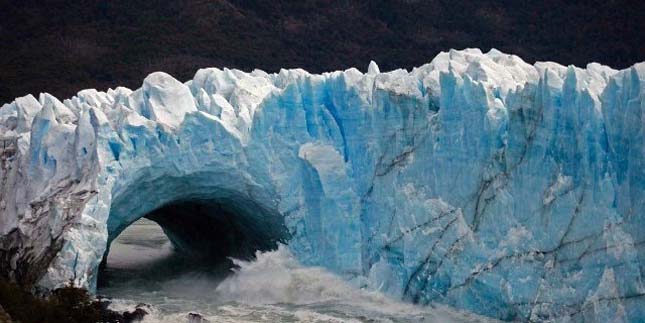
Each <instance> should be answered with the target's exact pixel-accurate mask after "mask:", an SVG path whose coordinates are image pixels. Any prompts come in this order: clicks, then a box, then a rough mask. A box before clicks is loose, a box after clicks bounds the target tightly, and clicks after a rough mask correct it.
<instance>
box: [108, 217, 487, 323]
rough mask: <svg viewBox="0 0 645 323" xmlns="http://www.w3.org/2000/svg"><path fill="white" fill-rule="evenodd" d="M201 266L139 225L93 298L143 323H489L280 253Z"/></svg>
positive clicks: (119, 246) (153, 228) (152, 228)
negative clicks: (394, 295)
mask: <svg viewBox="0 0 645 323" xmlns="http://www.w3.org/2000/svg"><path fill="white" fill-rule="evenodd" d="M233 262H234V263H235V265H236V267H235V269H230V264H219V265H213V264H208V265H205V264H204V262H203V261H201V262H200V261H195V260H190V259H184V258H182V257H181V256H180V255H177V254H175V253H174V252H173V249H172V246H171V244H170V242H169V241H168V239H167V238H166V236H165V235H164V233H163V231H162V230H161V228H159V226H158V225H157V224H156V223H154V222H152V221H149V220H146V219H142V220H140V221H138V222H136V223H134V224H133V225H131V226H130V227H128V228H127V229H126V230H125V231H124V232H123V233H122V234H121V235H120V236H119V237H118V238H117V239H116V240H115V241H114V242H113V244H112V247H111V251H110V255H109V256H108V261H107V266H106V268H105V269H104V270H103V271H102V272H101V275H100V277H101V279H100V284H99V289H98V294H99V295H102V296H106V297H109V298H111V299H112V300H113V302H112V305H111V308H112V309H114V310H118V311H124V310H132V309H133V308H134V307H135V306H136V305H137V304H138V303H145V304H148V305H149V306H147V307H146V308H145V309H146V311H149V312H151V313H150V314H149V315H147V316H146V317H145V320H144V321H143V322H172V323H175V322H188V321H189V319H188V315H189V313H199V314H200V315H201V316H202V317H204V318H205V319H207V320H209V321H210V322H213V323H215V322H469V323H474V322H493V320H490V319H485V318H482V317H480V316H476V315H473V314H469V313H464V312H461V311H457V310H454V309H451V308H448V307H445V306H427V307H420V306H414V305H411V304H405V303H401V302H398V301H395V300H393V299H390V298H388V297H386V296H384V295H383V294H380V293H378V292H375V291H368V290H364V289H360V288H357V287H354V286H352V284H350V283H347V282H345V281H343V280H342V279H341V278H339V277H337V276H335V275H333V274H331V273H330V272H327V271H325V270H324V269H322V268H318V267H304V266H302V265H300V264H299V263H298V262H297V261H296V259H294V257H293V256H292V255H291V254H290V252H289V251H288V250H287V248H285V247H280V248H279V249H278V250H276V251H270V252H265V253H259V254H258V255H257V259H256V260H254V261H250V262H246V261H239V260H233Z"/></svg>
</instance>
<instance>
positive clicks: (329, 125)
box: [0, 49, 645, 322]
mask: <svg viewBox="0 0 645 323" xmlns="http://www.w3.org/2000/svg"><path fill="white" fill-rule="evenodd" d="M644 112H645V64H644V63H640V64H636V65H634V66H633V67H631V68H629V69H625V70H622V71H616V70H613V69H611V68H609V67H606V66H602V65H599V64H595V63H592V64H589V65H588V66H587V67H586V68H585V69H581V68H577V67H573V66H570V67H564V66H561V65H558V64H555V63H549V62H538V63H536V64H535V65H530V64H527V63H525V62H523V61H522V60H521V59H520V58H518V57H517V56H513V55H507V54H504V53H501V52H499V51H496V50H492V51H490V52H488V53H485V54H484V53H482V52H481V51H479V50H476V49H468V50H463V51H455V50H451V51H450V52H445V53H441V54H439V55H438V56H437V57H436V58H435V59H434V60H433V61H432V62H431V63H429V64H426V65H424V66H421V67H419V68H416V69H414V70H412V71H410V72H408V71H405V70H395V71H391V72H387V73H381V72H380V71H379V69H378V66H376V64H374V63H372V64H370V66H369V69H368V72H367V73H366V74H363V73H361V72H360V71H358V70H357V69H348V70H346V71H342V72H340V71H339V72H332V73H325V74H322V75H313V74H309V73H307V72H305V71H303V70H297V69H296V70H282V71H280V73H277V74H267V73H264V72H262V71H259V70H256V71H253V72H251V73H244V72H241V71H237V70H228V69H224V70H220V69H215V68H209V69H202V70H199V71H198V72H197V73H196V74H195V77H194V79H193V80H191V81H188V82H186V83H181V82H179V81H177V80H175V79H174V78H172V77H171V76H169V75H167V74H164V73H161V72H158V73H153V74H151V75H149V76H148V77H147V78H146V79H145V80H144V82H143V86H142V87H141V88H140V89H138V90H136V91H131V90H129V89H125V88H117V89H114V90H108V91H107V92H98V91H95V90H84V91H81V92H79V93H78V95H77V96H75V97H73V98H71V99H68V100H64V101H63V102H61V101H59V100H58V99H56V98H54V97H53V96H51V95H48V94H41V95H40V97H39V99H36V98H34V97H33V96H26V97H23V98H18V99H16V100H15V101H14V102H12V103H10V104H6V105H4V106H2V107H1V108H0V125H1V126H0V138H1V141H2V145H0V148H2V149H3V150H2V154H1V155H2V159H1V160H0V162H1V163H2V164H1V165H0V166H2V167H1V168H0V172H1V173H0V175H1V176H0V180H1V182H0V188H1V189H2V191H1V192H2V195H1V196H0V210H1V212H2V217H1V218H0V235H2V238H1V240H0V266H1V267H0V269H1V270H2V271H3V272H5V273H9V275H10V276H11V277H12V278H14V279H18V280H23V281H27V282H31V281H33V282H36V283H37V284H38V285H39V286H42V287H44V288H53V287H56V286H60V285H62V284H65V283H67V282H69V281H73V282H74V283H75V284H77V285H80V286H87V287H89V288H94V286H95V281H96V278H97V272H98V267H99V263H100V261H101V259H102V257H103V254H104V252H105V251H106V248H108V245H109V242H110V241H111V240H112V239H114V238H115V237H116V236H117V235H118V234H119V233H120V232H121V231H122V230H123V229H124V228H125V227H127V226H128V225H129V224H131V223H132V222H134V221H136V220H137V219H139V218H140V217H142V216H144V215H146V214H149V213H150V212H152V211H154V210H156V209H158V208H160V207H162V206H164V205H168V204H170V203H174V202H177V201H187V200H193V201H194V200H198V201H201V200H212V201H216V202H217V203H218V204H221V205H225V206H226V207H227V208H228V209H229V210H232V211H234V213H236V214H238V215H239V216H240V217H241V219H243V220H244V223H251V225H253V223H255V224H256V226H257V227H256V228H253V230H255V231H252V232H255V233H257V234H258V235H259V236H263V237H264V236H266V237H267V239H275V240H276V241H278V240H283V241H286V242H287V244H288V247H289V249H290V250H291V251H292V252H293V253H294V255H296V257H297V258H298V259H299V260H300V261H301V262H303V263H304V264H307V265H320V266H324V267H326V268H328V269H330V270H332V271H334V272H336V273H338V274H341V275H343V276H344V277H345V278H346V279H349V280H352V281H354V282H356V283H358V284H361V285H363V286H366V287H369V288H375V289H379V290H381V291H383V292H385V293H387V294H389V295H391V296H393V297H397V298H402V299H405V300H409V301H413V302H417V303H421V304H427V303H431V302H439V303H445V304H449V305H452V306H456V307H458V308H463V309H467V310H471V311H474V312H476V313H480V314H484V315H488V316H491V317H496V318H501V319H507V320H511V319H519V320H532V321H542V320H568V319H573V321H582V320H589V321H593V320H595V321H599V322H604V321H607V320H614V321H624V322H636V321H639V320H642V319H645V286H644V284H643V273H644V270H645V134H644V130H643V128H644V125H645V113H644ZM172 231H173V230H170V229H169V230H167V232H172ZM283 231H286V233H285V232H283ZM171 238H172V237H171ZM177 238H178V239H179V240H181V237H179V236H178V237H177Z"/></svg>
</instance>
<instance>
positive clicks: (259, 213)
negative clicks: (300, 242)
mask: <svg viewBox="0 0 645 323" xmlns="http://www.w3.org/2000/svg"><path fill="white" fill-rule="evenodd" d="M218 179H219V180H218ZM221 180H234V181H238V182H239V181H240V179H233V178H231V176H227V174H217V173H199V174H191V175H188V176H183V177H173V176H159V177H156V178H153V179H150V178H146V179H143V178H141V179H140V181H138V182H137V183H136V184H135V185H131V186H129V187H128V188H126V189H124V190H123V191H122V192H121V193H119V194H118V195H116V196H115V198H114V200H113V201H112V204H111V209H110V214H109V218H108V222H107V224H108V240H107V247H106V251H105V254H104V256H103V261H105V260H106V259H107V256H108V254H109V252H110V248H109V246H110V245H111V243H112V241H113V240H114V239H115V238H117V237H118V236H119V234H120V233H121V232H122V231H123V230H124V229H125V228H127V227H128V226H129V225H131V224H132V223H134V222H136V221H137V220H139V219H140V218H141V217H145V218H147V219H149V220H152V221H154V222H156V223H157V224H158V225H159V226H160V227H161V229H162V230H163V232H164V233H165V234H166V236H167V237H168V239H169V240H170V242H171V243H172V245H173V247H174V248H175V250H176V251H177V252H178V253H181V254H183V255H185V256H189V257H193V258H198V259H202V260H203V261H205V262H208V263H217V262H222V261H225V260H226V259H227V258H228V257H233V258H237V259H250V258H252V257H253V256H254V254H255V252H256V251H267V250H272V249H275V248H277V246H278V243H279V242H286V241H287V239H288V231H287V228H286V226H285V224H284V217H282V216H281V215H280V214H279V212H277V211H276V210H275V209H272V208H271V207H270V206H267V205H262V204H261V203H260V202H258V201H256V200H254V199H253V197H250V196H246V195H245V194H244V193H243V192H239V191H236V190H234V189H230V188H229V189H227V188H223V187H222V186H223V185H222V184H220V183H218V182H219V181H221ZM228 186H235V185H228Z"/></svg>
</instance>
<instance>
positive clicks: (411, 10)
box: [0, 0, 645, 102]
mask: <svg viewBox="0 0 645 323" xmlns="http://www.w3.org/2000/svg"><path fill="white" fill-rule="evenodd" d="M644 31H645V2H643V1H619V0H613V1H612V0H609V1H607V0H604V1H597V0H593V1H557V0H545V1H525V0H503V1H491V0H480V1H447V0H428V1H415V0H393V1H386V0H372V1H350V0H345V1H331V0H325V1H323V0H299V1H260V0H193V1H191V0H149V1H132V0H111V1H101V0H76V1H66V0H41V1H36V0H20V1H18V0H0V102H7V101H10V100H12V99H13V98H14V97H17V96H22V95H25V94H27V93H34V94H38V93H39V92H50V93H52V94H54V95H56V96H59V97H69V96H71V95H73V94H75V93H76V92H77V91H78V90H80V89H83V88H89V87H94V88H97V89H101V90H105V89H107V88H108V87H115V86H117V85H125V86H128V87H130V88H136V87H138V86H139V85H140V84H141V81H142V79H143V78H144V77H145V76H146V75H147V74H148V73H150V72H153V71H156V70H163V71H166V72H168V73H170V74H172V75H174V76H175V77H177V78H179V79H181V80H186V79H189V78H190V77H192V75H193V74H194V73H195V71H196V70H197V69H198V68H200V67H207V66H217V67H225V66H226V67H235V68H241V69H244V70H251V69H253V68H255V67H258V68H262V69H264V70H266V71H269V72H272V71H277V70H278V69H279V68H281V67H302V68H305V69H307V70H309V71H311V72H321V71H328V70H335V69H344V68H347V67H350V66H357V67H359V68H365V67H366V66H367V63H368V62H369V60H370V59H374V60H376V61H377V62H378V63H379V65H380V66H381V69H382V70H388V69H393V68H396V67H405V68H410V67H413V66H418V65H421V64H423V63H426V62H428V61H430V60H431V59H432V58H433V57H434V56H435V55H436V54H437V53H438V52H439V51H442V50H447V49H449V48H465V47H480V48H482V49H483V50H488V49H490V48H491V47H496V48H498V49H500V50H502V51H505V52H509V53H514V54H518V55H520V56H522V57H523V58H524V59H525V60H527V61H529V62H533V61H535V60H553V61H558V62H560V63H563V64H576V65H582V66H584V65H585V64H586V63H587V62H591V61H598V62H601V63H603V64H607V65H610V66H613V67H617V68H623V67H627V66H629V65H631V64H633V63H634V62H637V61H642V60H645V32H644Z"/></svg>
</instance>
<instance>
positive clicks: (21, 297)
mask: <svg viewBox="0 0 645 323" xmlns="http://www.w3.org/2000/svg"><path fill="white" fill-rule="evenodd" d="M0 305H2V309H4V312H6V313H4V314H3V312H2V311H1V310H0V323H4V322H11V321H8V317H7V315H9V316H11V319H12V320H13V322H21V323H61V322H66V323H90V322H106V323H111V322H124V320H123V319H122V315H120V314H118V313H115V312H112V311H109V310H107V309H106V306H105V304H104V303H101V302H99V301H97V300H95V299H93V298H92V297H91V296H90V294H89V293H88V292H87V290H85V289H81V288H75V287H64V288H60V289H57V290H55V291H54V292H53V293H52V294H51V295H49V296H48V297H46V298H41V297H37V296H34V295H33V294H31V293H29V292H28V291H26V290H24V289H23V288H21V287H20V286H18V285H16V284H14V283H11V282H7V281H4V280H3V281H0Z"/></svg>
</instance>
